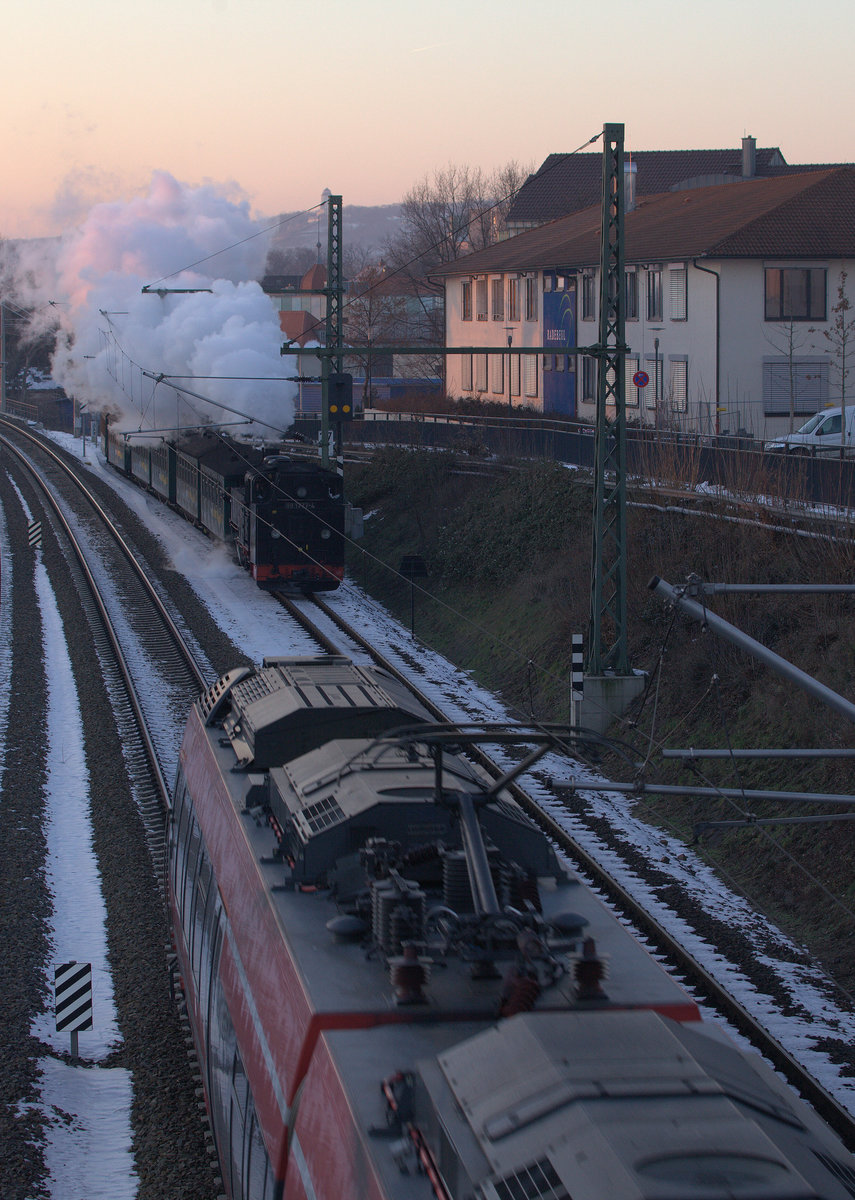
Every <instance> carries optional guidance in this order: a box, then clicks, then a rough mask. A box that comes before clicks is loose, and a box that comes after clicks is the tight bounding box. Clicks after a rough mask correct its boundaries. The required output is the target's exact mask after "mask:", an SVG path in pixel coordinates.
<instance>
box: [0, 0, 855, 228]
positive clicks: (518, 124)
mask: <svg viewBox="0 0 855 1200" xmlns="http://www.w3.org/2000/svg"><path fill="white" fill-rule="evenodd" d="M853 24H855V21H853V16H852V8H851V4H850V3H848V0H815V2H814V3H812V4H807V3H800V4H794V3H787V2H785V0H784V2H782V0H777V2H775V3H773V2H772V0H752V2H751V3H750V4H745V3H743V2H742V0H740V2H739V3H737V2H736V0H718V2H717V3H712V2H711V0H695V2H694V3H692V4H688V3H684V2H681V3H677V2H676V0H650V2H648V3H642V2H641V0H612V2H611V3H609V2H608V0H550V2H549V3H545V2H544V0H517V2H515V3H512V2H511V0H491V2H490V3H484V2H480V0H420V2H418V3H416V2H415V0H397V2H394V3H393V0H316V2H315V3H307V2H305V0H302V2H297V0H133V2H131V0H77V2H76V3H74V4H68V3H65V2H64V0H27V3H26V4H24V3H21V2H18V3H15V4H12V5H7V6H6V9H5V12H4V21H3V39H4V48H5V54H4V56H3V57H4V68H3V71H2V73H0V95H2V105H3V116H2V122H0V139H2V141H1V142H0V144H2V161H3V164H4V171H3V182H2V186H0V236H5V237H29V236H37V235H42V234H54V233H60V232H62V231H64V230H66V229H68V228H69V227H70V226H73V225H75V224H77V223H78V222H79V220H80V219H81V218H82V217H83V216H84V215H85V213H86V211H87V210H88V209H89V208H90V206H91V205H92V204H93V203H96V202H97V201H101V200H114V199H119V198H128V197H130V196H133V195H136V194H139V193H140V192H143V191H145V190H146V188H147V187H148V185H149V182H150V180H151V176H152V172H154V171H157V170H165V171H168V172H170V173H171V174H172V175H173V176H175V178H177V179H179V180H181V181H182V182H185V183H188V184H191V185H197V184H201V183H206V182H208V183H215V184H217V185H219V186H221V187H224V188H225V189H226V190H227V193H228V194H229V195H231V196H232V197H233V198H239V197H243V198H245V199H247V200H248V201H249V203H250V205H251V207H252V211H253V212H254V213H255V214H256V215H259V216H263V217H268V216H275V215H276V214H278V213H280V212H283V211H291V210H297V209H304V208H309V207H311V206H312V205H314V204H316V203H317V202H318V201H319V199H320V196H321V192H322V191H323V189H324V188H325V187H328V188H330V189H331V190H332V191H333V192H335V193H338V194H341V195H342V197H343V199H344V203H345V204H383V203H395V202H397V201H399V200H400V199H401V197H402V196H403V194H404V193H405V192H406V191H407V190H408V189H409V188H410V187H411V186H412V185H413V184H414V183H416V182H417V181H419V180H420V179H422V178H424V177H425V176H426V175H427V174H429V173H430V172H432V171H433V170H434V169H435V168H441V167H444V166H447V165H448V164H450V163H456V164H463V163H468V164H470V165H472V166H478V167H482V168H483V169H484V170H485V171H490V170H492V169H493V168H495V167H498V166H501V165H502V164H504V163H506V162H508V161H510V160H516V161H517V162H520V163H524V164H527V165H528V164H533V165H535V166H536V165H539V164H540V163H541V162H542V161H543V159H544V158H545V157H546V155H547V154H549V153H551V152H554V151H569V150H574V149H576V148H578V147H580V146H582V145H583V143H585V142H586V141H587V140H588V139H589V138H590V137H591V136H592V135H594V134H597V133H598V132H599V131H601V130H602V127H603V125H604V123H606V122H610V121H615V122H623V124H624V125H625V127H626V145H627V149H628V150H632V149H638V150H642V149H644V150H655V149H677V148H714V149H719V148H724V147H729V146H733V147H736V146H738V145H739V144H740V139H741V138H742V136H743V134H746V133H750V134H753V135H754V136H755V137H756V139H757V144H758V145H759V146H779V147H780V148H781V151H782V152H783V154H784V157H785V158H786V159H787V161H788V162H791V163H794V162H842V161H853V160H855V133H853V122H852V113H853V108H854V107H855V105H853V100H855V83H853V71H852V66H851V46H852V32H853ZM592 149H593V147H592Z"/></svg>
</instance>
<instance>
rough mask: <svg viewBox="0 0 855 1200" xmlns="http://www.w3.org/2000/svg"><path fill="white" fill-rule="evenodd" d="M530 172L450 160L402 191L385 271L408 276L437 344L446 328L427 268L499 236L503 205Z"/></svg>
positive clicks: (505, 207) (439, 289)
mask: <svg viewBox="0 0 855 1200" xmlns="http://www.w3.org/2000/svg"><path fill="white" fill-rule="evenodd" d="M530 171H531V168H530V167H523V166H521V165H519V164H518V163H516V162H511V163H508V164H507V165H506V166H504V167H501V168H499V169H498V170H496V171H494V172H493V173H492V174H489V175H488V174H485V173H484V172H483V171H482V170H481V169H480V168H478V167H469V166H455V165H453V164H452V165H449V166H448V167H444V168H442V169H441V170H436V171H434V172H433V174H432V175H428V176H425V178H424V179H422V180H420V182H419V183H417V184H416V185H415V186H414V187H413V188H411V189H410V191H409V192H408V193H407V194H406V196H404V199H403V201H402V202H401V229H400V232H399V233H398V234H397V236H396V237H395V238H393V239H391V240H390V241H389V242H388V244H387V246H386V248H385V254H384V258H385V261H386V263H387V266H388V268H389V271H390V272H394V273H396V274H398V275H399V276H400V277H401V278H402V279H405V280H407V281H408V282H409V284H410V286H411V289H412V294H413V296H414V297H417V298H420V299H421V304H422V312H423V323H424V326H425V329H426V338H425V340H426V341H430V342H432V343H433V344H434V345H437V346H438V345H441V344H442V341H443V337H444V333H445V315H444V312H443V306H442V303H441V297H442V295H443V289H442V285H441V284H439V283H436V282H434V281H433V280H432V279H431V274H432V272H433V271H434V270H435V269H436V268H437V267H438V266H440V265H441V264H443V263H448V262H455V261H456V260H457V259H460V258H463V257H464V256H465V255H467V254H471V253H472V252H473V251H476V250H482V249H483V248H484V247H485V246H489V245H491V244H492V243H493V242H495V241H498V240H499V239H500V238H501V237H502V235H503V234H504V233H505V229H506V225H505V222H506V219H507V213H508V209H509V208H510V205H511V202H512V201H513V198H514V195H515V194H516V192H517V191H518V189H519V187H520V185H521V184H522V183H523V182H524V181H525V179H526V178H527V176H528V175H529V174H530Z"/></svg>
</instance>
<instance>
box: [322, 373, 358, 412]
mask: <svg viewBox="0 0 855 1200" xmlns="http://www.w3.org/2000/svg"><path fill="white" fill-rule="evenodd" d="M352 412H353V376H352V375H348V374H346V373H344V372H342V373H336V374H333V375H329V376H328V377H327V413H328V415H329V416H330V417H332V419H333V420H334V421H342V420H347V418H348V417H349V416H350V415H351V413H352Z"/></svg>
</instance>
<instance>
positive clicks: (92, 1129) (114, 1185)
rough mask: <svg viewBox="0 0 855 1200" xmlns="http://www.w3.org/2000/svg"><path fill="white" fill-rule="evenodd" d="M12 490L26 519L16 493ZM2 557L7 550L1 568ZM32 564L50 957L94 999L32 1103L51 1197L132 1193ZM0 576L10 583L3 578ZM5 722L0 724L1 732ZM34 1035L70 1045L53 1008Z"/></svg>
mask: <svg viewBox="0 0 855 1200" xmlns="http://www.w3.org/2000/svg"><path fill="white" fill-rule="evenodd" d="M18 496H19V499H20V501H21V505H22V507H23V509H24V511H25V513H26V515H27V520H31V519H32V514H31V513H30V511H29V509H28V507H27V504H26V502H25V500H24V498H23V496H22V495H21V493H20V492H19V493H18ZM4 539H5V534H4ZM9 561H10V559H9V556H6V558H5V559H4V566H7V564H8V563H9ZM34 570H35V582H36V594H37V597H38V604H39V610H40V614H41V622H42V637H43V661H44V663H45V665H46V669H47V675H48V679H47V684H48V713H47V725H48V737H47V762H46V768H47V782H46V790H45V808H46V821H45V836H46V842H47V851H48V855H47V863H46V870H45V882H46V886H47V888H48V891H49V893H50V896H51V900H52V919H51V928H50V931H49V937H50V942H51V949H52V961H53V964H54V965H55V966H56V965H59V964H61V963H68V962H83V963H86V962H88V963H91V965H92V996H93V1029H92V1030H81V1031H79V1032H78V1035H77V1037H78V1053H79V1055H80V1057H81V1058H83V1059H86V1060H87V1061H88V1064H89V1065H88V1066H87V1067H83V1066H79V1065H75V1064H72V1063H66V1062H64V1061H62V1060H61V1059H60V1058H58V1057H45V1058H43V1059H42V1060H41V1061H40V1063H39V1069H40V1072H41V1078H40V1081H39V1085H38V1089H39V1093H40V1099H39V1101H38V1102H37V1103H36V1105H35V1107H36V1108H38V1109H39V1110H40V1111H41V1113H42V1115H43V1116H44V1118H45V1121H46V1127H47V1145H46V1149H45V1159H46V1163H47V1168H48V1171H49V1175H50V1179H49V1186H50V1188H51V1194H52V1195H54V1196H56V1197H60V1196H62V1197H63V1200H102V1198H103V1200H123V1198H124V1197H128V1198H129V1200H130V1198H131V1197H133V1196H134V1195H136V1190H137V1188H136V1174H135V1171H134V1161H133V1155H132V1153H131V1122H130V1110H131V1096H132V1092H131V1077H130V1074H129V1073H128V1072H127V1071H125V1070H124V1069H122V1068H115V1067H113V1068H104V1067H100V1066H98V1062H99V1060H101V1059H103V1058H104V1057H106V1055H107V1054H109V1053H110V1051H111V1050H112V1049H114V1048H115V1046H116V1045H117V1044H118V1043H119V1042H120V1040H121V1039H120V1035H119V1030H118V1025H117V1022H116V1010H115V1005H114V1001H113V987H112V978H111V974H110V968H109V964H108V961H107V938H106V910H105V907H104V901H103V898H102V895H101V881H100V876H99V872H98V866H97V862H96V859H95V854H94V851H93V846H92V826H91V821H90V817H89V774H88V771H87V768H86V760H85V753H84V747H83V737H82V730H83V722H82V719H81V713H80V705H79V703H78V698H77V691H76V686H75V680H74V674H73V671H72V667H71V661H70V659H69V656H68V651H67V648H66V644H65V635H64V632H63V627H62V619H61V617H60V614H59V610H58V608H57V605H56V599H55V597H54V594H53V590H52V588H51V584H50V580H49V579H48V575H47V571H46V570H45V567H44V565H43V563H42V562H41V558H40V555H38V554H37V555H36V559H35V565H34ZM4 573H5V572H4ZM4 582H5V584H6V586H7V587H8V586H10V583H11V580H6V581H4ZM3 599H4V601H5V600H6V599H7V597H6V596H5V595H4V597H3ZM7 677H8V676H7ZM7 706H8V701H7ZM5 728H6V724H5V720H4V721H3V723H2V732H3V734H5ZM32 1033H33V1035H34V1036H35V1037H37V1038H39V1039H41V1041H42V1042H44V1043H45V1044H46V1045H48V1046H50V1047H51V1048H52V1049H53V1050H54V1051H55V1052H56V1053H57V1054H61V1053H63V1052H67V1051H68V1050H69V1049H70V1045H71V1039H70V1035H69V1034H68V1033H57V1031H56V1022H55V1017H54V1012H53V1010H51V1011H49V1012H45V1013H42V1015H41V1016H40V1017H38V1018H37V1019H36V1021H35V1022H34V1025H33V1028H32ZM93 1064H94V1065H93Z"/></svg>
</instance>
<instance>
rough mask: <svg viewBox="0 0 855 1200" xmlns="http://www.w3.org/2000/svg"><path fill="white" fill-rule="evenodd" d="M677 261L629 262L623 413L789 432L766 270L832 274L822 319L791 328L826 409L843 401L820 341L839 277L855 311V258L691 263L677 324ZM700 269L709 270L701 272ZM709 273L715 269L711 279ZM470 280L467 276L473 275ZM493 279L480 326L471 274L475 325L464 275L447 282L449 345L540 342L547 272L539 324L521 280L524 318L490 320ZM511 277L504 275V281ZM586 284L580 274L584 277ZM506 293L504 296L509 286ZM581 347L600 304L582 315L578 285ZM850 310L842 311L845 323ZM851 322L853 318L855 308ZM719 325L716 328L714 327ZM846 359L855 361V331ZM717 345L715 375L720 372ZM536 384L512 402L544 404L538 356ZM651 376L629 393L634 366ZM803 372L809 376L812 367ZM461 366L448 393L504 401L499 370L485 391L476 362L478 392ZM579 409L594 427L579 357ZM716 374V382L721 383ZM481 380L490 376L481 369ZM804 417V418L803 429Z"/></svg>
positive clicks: (452, 365)
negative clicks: (633, 282) (769, 380)
mask: <svg viewBox="0 0 855 1200" xmlns="http://www.w3.org/2000/svg"><path fill="white" fill-rule="evenodd" d="M678 265H680V264H677V263H669V262H668V261H663V262H661V263H656V264H653V263H649V264H648V263H642V264H631V263H628V264H627V266H628V267H630V266H635V267H636V269H637V274H638V318H637V319H635V320H627V322H626V341H627V345H628V347H629V353H628V359H629V360H630V367H629V369H628V370H627V397H628V401H629V400H630V399H631V398H637V400H638V403H637V405H633V404H632V403H628V405H627V417H628V419H629V420H631V421H634V420H638V421H640V422H642V423H644V424H648V425H656V426H658V427H659V428H663V429H679V430H681V431H684V432H690V433H698V434H700V435H702V436H712V435H715V434H722V435H726V434H729V435H736V434H740V433H747V434H748V435H750V436H753V437H755V438H757V439H760V440H765V439H768V438H771V437H774V436H776V435H778V434H780V433H784V432H787V430H788V428H789V416H788V415H785V416H784V415H780V414H779V415H777V416H773V415H770V413H769V412H768V411H767V408H768V405H766V404H764V391H763V387H764V361H766V360H771V359H781V358H784V357H785V349H786V347H785V344H784V341H783V340H782V332H783V326H784V325H785V324H786V323H781V322H771V321H766V319H765V269H766V267H805V266H808V267H819V268H822V269H824V270H825V271H826V315H827V319H826V321H825V322H822V321H819V320H807V321H797V322H795V323H794V335H795V339H796V345H795V348H794V352H795V355H796V356H797V357H799V358H801V359H806V360H807V359H810V360H812V361H814V362H815V363H816V364H818V366H817V372H818V371H819V364H824V369H825V371H826V373H827V376H828V399H827V401H826V403H827V404H829V405H835V404H839V403H840V386H841V384H840V370H839V358H838V356H836V355H835V353H834V349H833V347H832V346H830V345H829V343H828V341H827V340H826V338H825V337H824V336H823V330H825V329H830V328H832V326H833V322H834V317H835V314H834V313H833V312H832V311H831V310H832V308H833V306H834V305H835V304H836V303H837V301H838V286H839V282H840V275H841V271H845V272H846V273H847V275H848V284H847V291H848V294H849V296H850V298H851V299H852V302H853V305H855V262H852V261H842V260H824V261H821V260H817V261H811V262H807V261H804V260H794V259H786V258H774V259H772V258H770V259H768V260H765V261H763V260H759V259H721V260H713V259H710V260H706V259H704V260H703V261H702V262H701V263H700V265H696V264H695V262H693V261H692V260H688V261H686V262H685V263H683V264H682V265H683V266H685V269H686V315H685V319H676V318H675V317H674V316H673V315H672V312H671V305H670V289H669V270H670V268H671V267H676V266H678ZM656 268H659V269H660V270H661V272H662V317H661V319H660V320H656V319H651V318H650V317H649V316H648V311H647V275H648V272H649V271H650V270H651V269H656ZM703 268H706V270H704V269H703ZM711 272H713V273H714V274H713V273H711ZM595 274H596V276H597V279H596V284H597V287H596V293H597V295H599V278H598V276H599V272H596V273H595ZM715 274H717V275H718V276H719V280H720V283H719V296H718V303H717V298H716V278H715ZM467 278H468V277H467ZM492 278H496V276H487V299H488V317H487V320H483V321H479V320H478V319H477V312H476V298H475V286H476V285H475V277H472V304H473V312H472V320H471V321H464V320H463V319H462V310H461V297H462V289H461V279H460V277H457V278H452V279H449V280H448V282H447V285H446V305H445V312H446V339H447V342H446V344H447V345H448V346H472V347H475V348H477V347H479V346H484V347H485V350H486V348H487V347H491V348H495V347H498V348H499V349H501V348H503V347H506V346H507V333H506V329H507V328H509V327H512V328H513V346H514V348H517V347H524V346H532V347H534V346H540V345H543V326H542V316H543V302H542V300H543V297H542V286H543V284H542V275H541V273H537V276H536V280H537V293H538V319H537V320H536V321H532V322H527V321H525V319H524V307H525V297H524V280H523V279H522V278H521V279H520V281H519V282H520V289H521V292H520V305H521V319H520V321H518V322H510V321H509V319H508V314H507V311H506V313H505V317H504V318H503V319H502V320H494V319H493V317H492V310H491V308H490V304H491V298H492V297H491V285H490V280H491V279H492ZM504 278H505V280H506V279H507V275H506V276H505V277H504ZM579 278H580V279H581V273H580V275H579ZM505 296H506V297H507V291H506V289H505ZM577 306H578V307H577V341H578V344H579V345H583V346H584V345H592V344H594V343H595V342H596V341H597V336H598V312H599V310H598V308H597V309H596V314H595V316H594V318H593V319H592V320H583V319H582V298H581V289H579V290H578V291H577ZM845 316H846V314H844V317H845ZM850 319H855V310H853V315H852V317H851V318H850ZM717 326H718V329H717ZM852 333H853V337H852V344H851V346H850V347H848V351H847V352H848V355H849V356H850V358H851V361H852V362H853V364H855V327H853V331H852ZM657 338H658V339H659V349H658V353H659V359H660V362H661V368H660V369H661V373H662V387H661V394H660V397H659V403H658V406H657V405H656V404H655V402H654V400H655V370H654V351H655V340H656V339H657ZM717 339H718V371H717ZM677 361H685V363H686V367H685V371H686V381H687V397H686V400H687V403H686V408H685V411H679V410H678V409H677V408H675V406H674V398H673V396H672V391H671V366H672V363H674V362H677ZM537 363H538V366H537V370H538V383H537V392H538V396H537V399H536V400H532V399H531V398H526V397H525V395H523V396H522V397H519V398H518V397H516V396H515V397H514V403H525V404H528V405H530V406H531V407H542V403H543V400H542V398H543V387H542V382H543V374H542V363H541V361H540V357H539V356H538V360H537ZM636 364H637V365H638V367H639V368H641V369H642V370H644V371H646V372H647V374H648V375H649V377H650V383H649V384H648V386H647V388H646V389H644V390H643V391H640V392H638V393H637V396H633V395H632V392H633V390H634V389H631V382H630V381H631V375H632V368H633V367H634V366H635V365H636ZM806 369H808V370H812V368H811V367H807V368H806ZM463 371H464V364H463V360H462V358H461V356H460V355H456V354H455V355H448V357H447V365H446V379H447V384H446V386H447V391H448V394H449V395H450V396H453V397H457V396H480V398H482V399H484V400H500V399H502V398H503V397H502V396H499V395H494V394H493V393H492V391H491V386H490V385H491V381H492V379H493V372H492V370H491V364H490V363H489V362H488V364H487V370H486V385H487V386H486V390H485V391H479V390H477V388H476V387H475V384H476V382H477V376H478V371H477V369H476V367H475V364H473V369H472V383H473V387H472V388H471V389H467V388H464V387H463ZM576 374H577V383H578V396H577V413H578V416H579V418H580V419H582V420H585V421H590V422H594V420H595V416H596V407H595V403H594V401H587V402H586V401H585V400H584V399H583V397H582V382H583V371H582V363H581V360H580V361H579V364H578V369H577V373H576ZM717 376H718V377H717ZM481 377H482V380H483V379H484V378H485V374H484V372H483V371H482V373H481ZM503 380H504V396H505V398H506V397H507V386H508V376H507V368H505V372H504V375H503ZM846 388H847V393H846V400H847V402H848V403H850V404H852V403H855V371H853V372H852V374H851V376H850V378H849V380H848V381H847V384H846ZM804 419H806V417H805V416H800V417H799V418H798V419H797V424H801V423H802V421H803V420H804Z"/></svg>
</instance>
